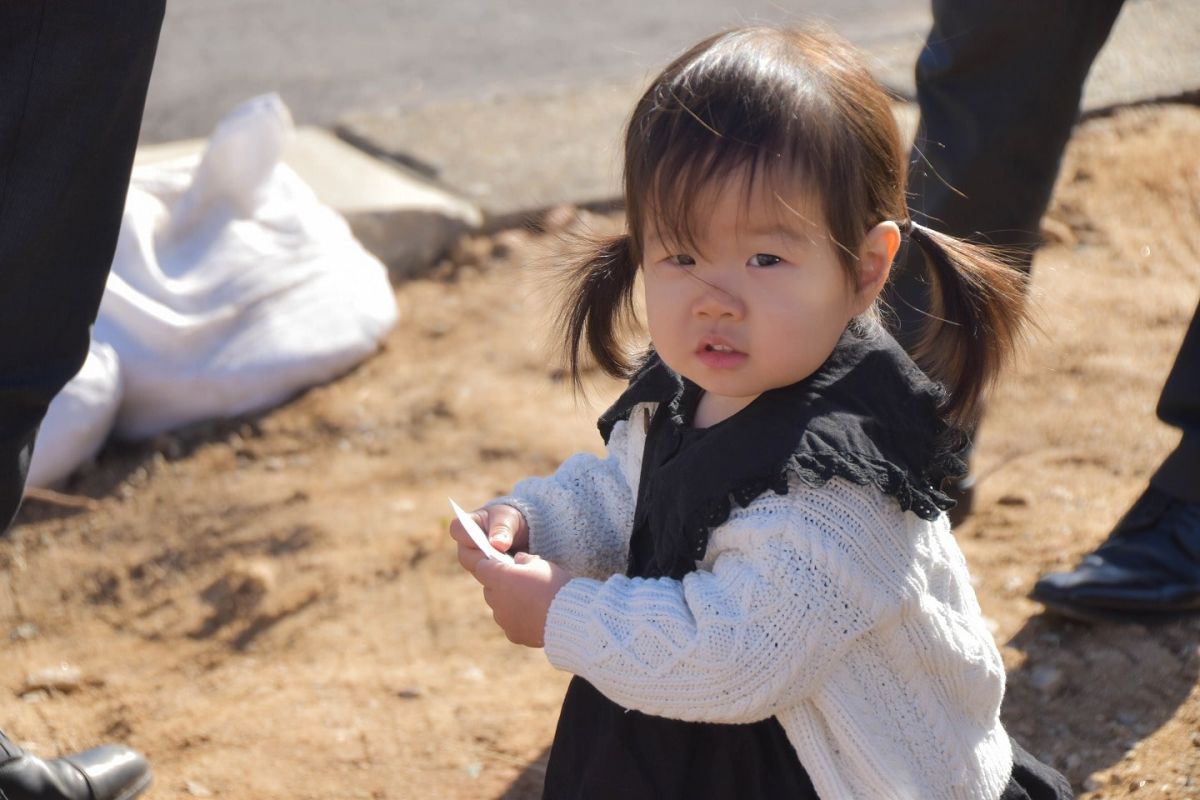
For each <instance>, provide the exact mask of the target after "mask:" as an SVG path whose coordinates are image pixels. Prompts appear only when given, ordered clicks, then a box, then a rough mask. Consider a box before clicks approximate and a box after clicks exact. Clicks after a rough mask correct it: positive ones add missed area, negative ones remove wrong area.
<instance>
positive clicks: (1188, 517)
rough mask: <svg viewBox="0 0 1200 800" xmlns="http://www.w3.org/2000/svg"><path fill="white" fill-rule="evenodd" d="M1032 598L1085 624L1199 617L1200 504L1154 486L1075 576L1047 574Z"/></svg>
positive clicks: (1084, 562)
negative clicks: (1173, 495) (1189, 615)
mask: <svg viewBox="0 0 1200 800" xmlns="http://www.w3.org/2000/svg"><path fill="white" fill-rule="evenodd" d="M1029 596H1030V597H1031V598H1032V599H1034V600H1037V601H1038V602H1039V603H1041V604H1042V605H1044V606H1046V609H1047V610H1048V611H1052V612H1055V613H1058V614H1062V615H1064V616H1068V617H1073V618H1075V619H1082V620H1087V621H1141V622H1144V621H1153V620H1161V619H1164V618H1172V617H1177V616H1181V615H1185V614H1192V613H1197V612H1200V503H1188V502H1185V501H1183V500H1179V499H1177V498H1175V497H1172V496H1171V495H1168V494H1165V493H1164V492H1161V491H1159V490H1158V489H1155V488H1154V487H1153V486H1152V487H1150V488H1149V489H1147V490H1146V491H1145V493H1143V494H1142V496H1141V497H1140V498H1138V500H1137V502H1135V503H1134V504H1133V506H1132V507H1131V508H1130V509H1129V511H1128V512H1126V514H1125V516H1124V517H1122V518H1121V521H1120V522H1118V523H1117V527H1116V528H1115V529H1114V530H1113V532H1112V534H1111V535H1110V536H1109V537H1108V539H1107V540H1106V541H1105V542H1104V544H1102V545H1100V547H1099V548H1097V550H1096V552H1094V553H1092V554H1091V555H1089V556H1087V557H1086V558H1084V560H1083V563H1082V564H1080V565H1079V566H1078V567H1076V568H1075V569H1074V570H1072V571H1071V572H1055V573H1051V574H1049V575H1046V576H1044V577H1043V578H1042V579H1041V580H1039V581H1038V582H1037V583H1036V584H1034V587H1033V591H1032V592H1030V593H1029Z"/></svg>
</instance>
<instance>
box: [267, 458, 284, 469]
mask: <svg viewBox="0 0 1200 800" xmlns="http://www.w3.org/2000/svg"><path fill="white" fill-rule="evenodd" d="M263 466H264V467H266V469H267V471H268V472H279V471H280V470H281V469H283V467H284V463H283V459H282V458H280V457H279V456H271V457H269V458H268V459H267V460H266V461H264V462H263Z"/></svg>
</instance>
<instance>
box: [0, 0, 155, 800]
mask: <svg viewBox="0 0 1200 800" xmlns="http://www.w3.org/2000/svg"><path fill="white" fill-rule="evenodd" d="M164 2H165V0H111V1H109V2H105V1H104V0H20V2H15V3H0V532H3V530H4V529H5V528H7V526H8V525H9V524H10V522H11V520H12V518H13V516H14V515H15V514H16V510H17V507H18V505H19V503H20V499H21V494H22V491H23V489H24V482H25V475H26V472H27V470H28V467H29V458H30V454H31V453H32V450H33V442H34V437H35V435H36V433H37V427H38V425H39V424H40V423H41V420H42V417H43V416H44V415H45V413H46V407H47V406H48V405H49V403H50V400H51V399H52V398H53V397H54V395H55V394H57V393H58V391H59V390H60V389H61V388H62V387H63V385H64V384H66V382H67V381H68V380H70V379H71V377H72V376H74V374H75V373H76V372H77V371H78V369H79V367H80V366H81V365H82V364H83V361H84V359H85V358H86V357H87V352H88V343H89V337H90V329H91V324H92V322H93V321H94V319H95V316H96V310H97V308H98V306H99V304H100V297H101V294H102V292H103V290H104V283H105V279H106V277H107V275H108V270H109V267H110V265H111V261H112V256H113V250H114V248H115V246H116V239H117V232H118V230H119V226H120V220H121V213H122V210H123V208H124V204H125V193H126V190H127V188H128V183H129V171H130V168H131V166H132V163H133V153H134V149H135V147H136V145H137V135H138V128H139V126H140V124H141V117H142V109H143V105H144V103H145V97H146V88H147V85H148V83H149V79H150V69H151V66H152V64H153V61H154V53H155V49H156V47H157V43H158V33H159V28H160V27H161V25H162V18H163V11H164ZM149 783H150V768H149V765H148V764H147V763H146V760H145V759H144V758H143V757H142V756H141V755H139V754H138V753H136V752H134V751H133V750H130V749H129V748H127V747H120V746H116V745H106V746H103V747H99V748H93V749H91V750H88V751H85V752H83V753H77V754H74V755H69V756H65V757H63V758H58V759H53V760H45V759H41V758H38V757H36V756H33V755H30V754H28V753H26V752H24V751H23V750H22V749H21V748H20V747H18V746H16V745H15V744H13V742H12V741H11V740H10V739H9V738H8V737H7V736H5V735H4V734H3V732H0V797H4V798H7V800H118V799H119V800H132V798H134V797H136V796H138V795H140V794H141V793H142V791H143V790H144V789H145V788H146V787H147V786H148V785H149Z"/></svg>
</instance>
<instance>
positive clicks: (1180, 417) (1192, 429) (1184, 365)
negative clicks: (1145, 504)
mask: <svg viewBox="0 0 1200 800" xmlns="http://www.w3.org/2000/svg"><path fill="white" fill-rule="evenodd" d="M1158 418H1159V419H1161V420H1162V421H1163V422H1165V423H1167V424H1168V425H1173V426H1175V427H1176V428H1179V429H1180V430H1182V431H1183V438H1182V439H1180V440H1179V446H1178V447H1176V448H1175V450H1174V451H1173V452H1172V453H1171V454H1170V455H1169V456H1167V458H1166V460H1165V461H1163V463H1162V466H1160V467H1159V468H1158V472H1156V473H1155V474H1154V477H1152V478H1151V479H1150V484H1151V485H1152V486H1154V487H1156V488H1158V489H1161V490H1162V491H1164V492H1166V493H1167V494H1169V495H1171V496H1172V497H1177V498H1179V499H1180V500H1184V501H1186V502H1188V503H1200V305H1197V306H1196V313H1195V314H1193V315H1192V322H1191V324H1190V325H1189V326H1188V329H1187V333H1185V334H1184V336H1183V344H1181V345H1180V346H1179V354H1178V355H1176V356H1175V366H1173V367H1172V368H1171V374H1170V375H1168V376H1167V382H1166V384H1165V385H1164V386H1163V390H1162V396H1161V397H1160V398H1159V400H1158Z"/></svg>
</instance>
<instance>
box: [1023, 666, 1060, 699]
mask: <svg viewBox="0 0 1200 800" xmlns="http://www.w3.org/2000/svg"><path fill="white" fill-rule="evenodd" d="M1029 682H1030V684H1032V685H1033V688H1035V689H1037V690H1038V691H1042V692H1048V691H1050V690H1052V689H1054V688H1055V687H1057V686H1058V685H1059V684H1060V683H1062V670H1060V669H1059V668H1058V667H1055V666H1051V665H1048V664H1047V665H1043V666H1040V667H1034V669H1033V672H1031V673H1030V674H1029Z"/></svg>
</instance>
